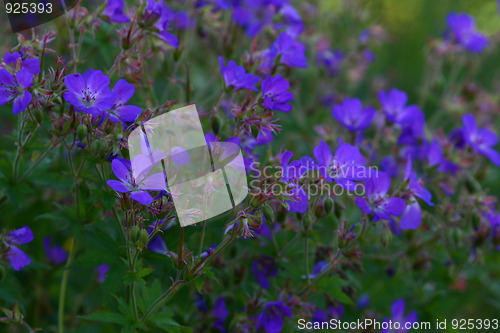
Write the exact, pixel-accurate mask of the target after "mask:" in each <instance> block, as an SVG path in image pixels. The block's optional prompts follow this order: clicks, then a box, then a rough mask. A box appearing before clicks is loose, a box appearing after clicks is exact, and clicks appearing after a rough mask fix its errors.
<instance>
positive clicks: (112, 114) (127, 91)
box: [107, 79, 142, 123]
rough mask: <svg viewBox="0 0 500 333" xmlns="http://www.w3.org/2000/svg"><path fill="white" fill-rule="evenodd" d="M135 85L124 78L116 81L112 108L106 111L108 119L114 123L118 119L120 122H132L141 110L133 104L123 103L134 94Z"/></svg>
mask: <svg viewBox="0 0 500 333" xmlns="http://www.w3.org/2000/svg"><path fill="white" fill-rule="evenodd" d="M134 91H135V87H134V85H133V84H131V83H128V82H127V81H126V80H124V79H120V80H118V81H117V82H116V84H115V87H114V88H113V92H114V93H115V94H116V99H115V103H114V105H113V108H112V109H111V110H109V111H108V112H107V115H108V118H109V120H111V121H112V122H114V123H116V122H118V121H119V120H121V121H122V122H133V121H135V119H136V118H137V116H138V115H140V114H141V112H142V110H141V108H140V107H138V106H135V105H125V104H126V103H127V102H128V100H129V99H131V98H132V96H133V95H134Z"/></svg>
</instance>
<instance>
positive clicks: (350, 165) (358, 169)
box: [314, 141, 370, 191]
mask: <svg viewBox="0 0 500 333" xmlns="http://www.w3.org/2000/svg"><path fill="white" fill-rule="evenodd" d="M314 157H315V158H316V160H317V161H318V163H319V165H320V169H319V171H320V173H321V174H322V175H323V176H324V177H325V179H326V180H327V181H332V180H334V181H335V182H336V183H337V184H339V185H340V186H342V187H343V188H345V189H347V190H349V191H354V190H355V189H356V184H355V183H354V182H353V181H357V180H363V179H366V178H368V177H369V171H370V170H369V169H368V168H367V167H366V166H365V164H366V160H365V158H364V157H363V155H361V152H360V151H359V148H358V147H354V146H351V145H350V144H348V143H341V144H340V145H339V147H338V148H337V151H336V152H335V155H333V154H332V151H331V150H330V147H328V145H327V144H326V143H325V142H323V141H320V142H319V145H318V146H316V147H315V148H314Z"/></svg>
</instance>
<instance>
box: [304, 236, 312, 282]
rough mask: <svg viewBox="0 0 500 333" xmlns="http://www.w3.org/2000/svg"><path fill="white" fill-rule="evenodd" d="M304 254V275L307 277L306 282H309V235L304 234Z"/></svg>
mask: <svg viewBox="0 0 500 333" xmlns="http://www.w3.org/2000/svg"><path fill="white" fill-rule="evenodd" d="M304 255H305V256H306V258H305V259H306V260H305V262H306V277H307V284H311V277H310V275H309V237H308V236H306V237H305V239H304Z"/></svg>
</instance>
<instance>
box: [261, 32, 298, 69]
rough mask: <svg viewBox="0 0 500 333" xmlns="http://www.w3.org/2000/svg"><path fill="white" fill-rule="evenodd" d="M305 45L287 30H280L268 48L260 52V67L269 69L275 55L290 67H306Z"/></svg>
mask: <svg viewBox="0 0 500 333" xmlns="http://www.w3.org/2000/svg"><path fill="white" fill-rule="evenodd" d="M305 52H306V46H305V45H304V44H302V43H301V42H299V41H298V40H296V39H295V37H294V36H292V35H291V34H290V33H288V32H282V33H281V34H280V35H279V36H278V38H277V39H276V41H275V42H274V43H273V44H272V45H271V47H270V48H269V49H267V50H266V51H264V52H263V54H262V65H261V68H264V69H271V68H272V67H273V66H274V62H275V59H276V57H278V56H279V57H280V63H282V64H285V65H288V66H290V67H303V68H305V67H307V58H306V56H305Z"/></svg>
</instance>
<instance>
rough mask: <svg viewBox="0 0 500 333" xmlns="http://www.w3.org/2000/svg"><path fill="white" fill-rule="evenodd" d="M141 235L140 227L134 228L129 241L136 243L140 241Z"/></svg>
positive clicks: (131, 230)
mask: <svg viewBox="0 0 500 333" xmlns="http://www.w3.org/2000/svg"><path fill="white" fill-rule="evenodd" d="M140 233H141V228H139V227H138V226H133V227H132V229H130V232H129V240H130V241H131V242H132V243H136V242H137V241H138V240H139V234H140Z"/></svg>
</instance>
